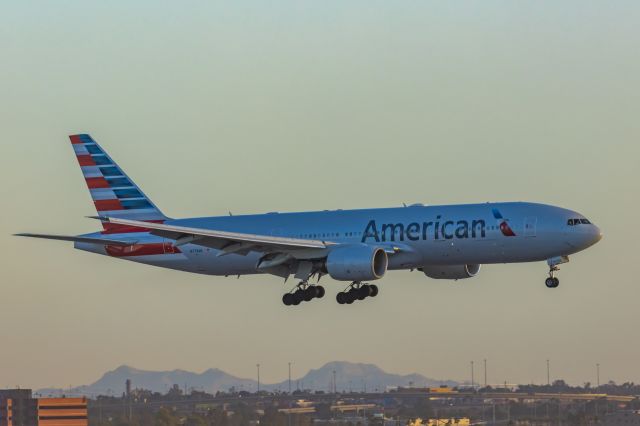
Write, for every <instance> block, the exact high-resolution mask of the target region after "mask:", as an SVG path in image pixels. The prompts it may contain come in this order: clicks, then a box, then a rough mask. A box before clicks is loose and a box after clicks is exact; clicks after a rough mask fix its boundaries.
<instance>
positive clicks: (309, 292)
mask: <svg viewBox="0 0 640 426" xmlns="http://www.w3.org/2000/svg"><path fill="white" fill-rule="evenodd" d="M302 297H304V301H305V302H311V301H312V300H313V298H314V297H316V290H315V289H314V288H313V287H307V288H306V289H305V290H302Z"/></svg>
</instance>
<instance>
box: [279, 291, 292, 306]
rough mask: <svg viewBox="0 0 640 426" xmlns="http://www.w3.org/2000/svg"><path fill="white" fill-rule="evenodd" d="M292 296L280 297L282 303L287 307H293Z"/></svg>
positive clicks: (289, 294) (288, 294)
mask: <svg viewBox="0 0 640 426" xmlns="http://www.w3.org/2000/svg"><path fill="white" fill-rule="evenodd" d="M293 299H294V297H293V294H291V293H287V294H285V295H284V296H282V303H284V304H285V305H287V306H291V305H293Z"/></svg>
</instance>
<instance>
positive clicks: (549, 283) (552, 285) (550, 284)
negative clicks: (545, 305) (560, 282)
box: [544, 277, 557, 288]
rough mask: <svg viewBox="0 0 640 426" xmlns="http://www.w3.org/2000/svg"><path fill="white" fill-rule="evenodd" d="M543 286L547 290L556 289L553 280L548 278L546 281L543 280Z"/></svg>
mask: <svg viewBox="0 0 640 426" xmlns="http://www.w3.org/2000/svg"><path fill="white" fill-rule="evenodd" d="M544 285H546V286H547V288H556V287H557V285H556V283H555V279H553V278H551V277H549V278H547V279H546V280H544Z"/></svg>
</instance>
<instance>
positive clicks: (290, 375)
mask: <svg viewBox="0 0 640 426" xmlns="http://www.w3.org/2000/svg"><path fill="white" fill-rule="evenodd" d="M289 395H291V363H289Z"/></svg>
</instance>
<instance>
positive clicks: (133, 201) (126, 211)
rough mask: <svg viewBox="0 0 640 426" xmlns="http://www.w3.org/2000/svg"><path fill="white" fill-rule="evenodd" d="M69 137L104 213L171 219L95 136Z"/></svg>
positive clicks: (137, 217)
mask: <svg viewBox="0 0 640 426" xmlns="http://www.w3.org/2000/svg"><path fill="white" fill-rule="evenodd" d="M69 139H70V140H71V145H72V146H73V150H74V151H75V154H76V157H77V158H78V163H80V168H81V169H82V174H83V175H84V178H85V180H86V182H87V187H88V188H89V192H90V193H91V198H93V203H94V204H95V206H96V210H97V211H98V214H99V215H100V216H107V217H119V218H127V219H135V220H142V221H153V222H160V221H164V220H165V219H167V217H166V216H165V215H164V214H162V212H161V211H160V209H158V208H157V207H156V206H155V204H153V202H152V201H151V200H150V199H149V198H148V197H147V196H146V195H144V193H143V192H142V191H141V190H140V188H138V186H137V185H136V184H135V183H134V182H133V181H132V180H131V179H129V177H128V176H127V175H126V174H125V173H124V172H123V171H122V169H121V168H120V167H118V165H117V164H116V163H115V162H114V161H113V160H112V159H111V157H109V155H108V154H107V153H106V152H105V151H104V150H103V149H102V148H101V147H100V145H98V144H97V143H96V141H94V140H93V139H92V138H91V136H89V135H86V134H81V135H71V136H69ZM103 226H104V228H105V231H109V230H110V228H111V227H110V225H109V224H108V223H106V222H105V223H103ZM111 231H112V232H113V231H115V230H111Z"/></svg>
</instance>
